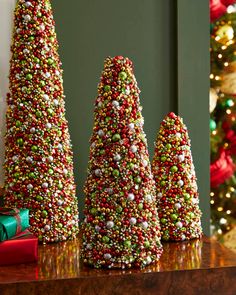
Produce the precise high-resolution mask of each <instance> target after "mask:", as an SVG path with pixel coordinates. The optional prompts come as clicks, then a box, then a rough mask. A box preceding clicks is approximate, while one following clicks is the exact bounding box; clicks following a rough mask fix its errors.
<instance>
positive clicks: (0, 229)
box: [0, 208, 29, 242]
mask: <svg viewBox="0 0 236 295" xmlns="http://www.w3.org/2000/svg"><path fill="white" fill-rule="evenodd" d="M19 227H20V229H21V231H24V230H26V229H27V228H28V227H29V210H28V209H14V208H0V242H2V241H5V240H8V239H10V238H12V237H14V236H15V235H16V234H17V231H18V229H19Z"/></svg>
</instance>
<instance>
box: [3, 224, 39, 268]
mask: <svg viewBox="0 0 236 295" xmlns="http://www.w3.org/2000/svg"><path fill="white" fill-rule="evenodd" d="M37 260H38V238H36V237H35V236H34V235H33V234H32V233H31V232H29V231H28V230H26V231H24V232H22V233H20V234H18V235H16V236H15V237H13V238H12V239H10V240H7V241H4V242H1V243H0V265H10V264H19V263H29V262H35V261H37Z"/></svg>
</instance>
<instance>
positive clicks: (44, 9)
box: [5, 0, 78, 243]
mask: <svg viewBox="0 0 236 295" xmlns="http://www.w3.org/2000/svg"><path fill="white" fill-rule="evenodd" d="M11 52H12V58H11V62H10V76H9V79H10V92H9V94H8V97H7V105H8V109H7V115H6V127H7V132H6V138H5V142H6V154H5V155H6V160H5V171H6V177H5V189H6V196H5V206H11V207H12V206H14V207H18V208H28V209H30V224H31V231H32V232H33V233H34V234H36V235H37V236H38V237H39V240H40V241H42V242H43V243H46V242H56V241H64V240H66V239H67V238H69V237H73V236H75V234H76V233H77V231H78V206H77V198H76V193H75V184H74V176H73V162H72V160H73V159H72V157H73V155H72V149H71V143H70V136H69V131H68V123H67V120H66V118H65V105H64V94H63V81H62V70H61V62H60V59H59V55H58V41H57V37H56V33H55V23H54V20H53V14H52V8H51V4H50V2H49V1H48V0H40V1H39V0H34V1H24V0H19V1H18V3H17V6H16V9H15V19H14V32H13V43H12V47H11Z"/></svg>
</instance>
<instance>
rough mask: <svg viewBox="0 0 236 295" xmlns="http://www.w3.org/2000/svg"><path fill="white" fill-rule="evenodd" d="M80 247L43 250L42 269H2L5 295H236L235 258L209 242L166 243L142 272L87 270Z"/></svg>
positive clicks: (71, 244) (69, 245)
mask: <svg viewBox="0 0 236 295" xmlns="http://www.w3.org/2000/svg"><path fill="white" fill-rule="evenodd" d="M79 243H80V242H79V239H78V240H75V241H67V242H64V243H58V244H51V245H46V246H43V245H41V246H40V247H39V261H38V264H25V265H16V266H5V267H0V294H1V295H9V294H17V295H21V294H24V295H26V294H44V295H45V294H58V295H59V294H64V295H67V294H70V295H73V294H91V295H92V294H99V295H103V294H104V295H105V294H114V295H115V294H119V295H121V294H122V295H123V294H129V295H132V294H160V295H162V294H174V295H175V294H188V295H191V294H220V295H225V294H232V295H233V294H236V254H234V253H233V252H231V251H229V250H227V249H226V248H224V247H223V246H221V245H220V244H218V243H217V242H215V241H213V240H210V239H208V238H203V239H202V240H192V241H189V242H182V243H165V244H164V252H163V255H162V257H161V260H160V261H159V263H157V264H156V265H152V266H150V267H148V268H145V269H142V270H138V269H131V270H101V269H100V270H97V269H93V268H89V267H87V266H84V265H82V264H81V262H80V259H79Z"/></svg>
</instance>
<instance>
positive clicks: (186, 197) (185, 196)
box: [183, 193, 191, 201]
mask: <svg viewBox="0 0 236 295" xmlns="http://www.w3.org/2000/svg"><path fill="white" fill-rule="evenodd" d="M183 196H184V199H185V201H188V200H189V199H190V198H191V196H190V194H188V193H184V194H183Z"/></svg>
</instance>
